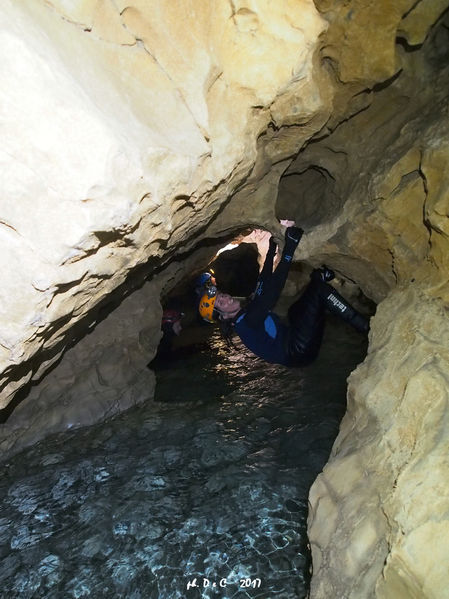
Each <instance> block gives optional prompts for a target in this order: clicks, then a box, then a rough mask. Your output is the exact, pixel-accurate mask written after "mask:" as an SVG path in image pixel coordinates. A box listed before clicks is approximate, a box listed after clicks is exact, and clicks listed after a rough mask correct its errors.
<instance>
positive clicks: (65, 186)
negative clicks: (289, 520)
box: [0, 0, 449, 599]
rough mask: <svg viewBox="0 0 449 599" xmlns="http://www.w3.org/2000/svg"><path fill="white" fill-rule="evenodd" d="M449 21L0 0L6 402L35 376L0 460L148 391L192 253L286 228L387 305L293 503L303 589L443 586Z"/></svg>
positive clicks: (338, 9) (428, 7)
mask: <svg viewBox="0 0 449 599" xmlns="http://www.w3.org/2000/svg"><path fill="white" fill-rule="evenodd" d="M447 6H448V3H447V2H443V1H442V0H435V1H431V0H421V1H420V2H414V1H413V0H399V1H397V2H387V1H382V2H366V1H364V0H355V1H353V2H337V1H334V0H319V1H318V0H316V2H312V1H311V0H289V1H287V2H283V3H274V2H268V0H246V1H243V0H241V1H240V0H239V1H234V2H232V3H230V2H227V1H225V0H215V1H214V2H210V3H199V2H198V1H196V0H182V1H180V2H172V1H169V0H159V1H154V2H151V3H148V2H146V1H144V0H131V1H130V2H124V1H123V2H122V1H121V0H114V1H112V0H98V1H94V0H92V1H85V2H67V1H65V0H52V1H45V2H39V1H35V0H23V1H22V2H20V3H17V2H13V0H5V2H4V3H3V6H2V11H1V15H0V48H1V50H2V67H1V72H0V77H1V81H2V87H1V91H0V98H1V100H0V127H1V133H2V146H1V148H0V163H1V171H2V183H1V192H2V199H1V203H0V244H1V246H0V247H1V251H0V268H1V271H2V285H1V286H0V294H1V297H0V299H1V303H0V306H1V307H0V322H1V333H0V372H1V373H2V379H1V399H0V402H1V403H0V405H1V406H3V407H5V406H7V405H8V403H9V402H10V401H11V400H12V399H13V398H15V399H16V400H17V401H18V400H19V399H22V395H23V396H25V392H26V391H27V390H28V389H29V388H28V387H27V384H28V383H37V382H38V381H41V382H40V384H39V385H37V384H36V385H35V386H33V387H32V389H31V391H30V393H29V394H28V395H27V396H26V397H25V398H24V399H23V401H22V402H21V403H20V405H19V406H18V407H17V408H16V410H14V411H13V413H12V415H11V416H10V418H9V420H8V421H7V422H6V424H3V425H2V426H1V431H0V447H1V448H2V450H3V452H4V453H3V455H10V453H12V452H14V451H17V450H18V449H19V448H20V447H23V446H25V445H27V444H30V443H32V442H34V441H36V440H37V439H39V438H42V436H44V435H45V434H48V433H49V432H54V431H59V430H64V429H65V428H67V427H72V426H80V425H85V424H89V423H92V422H93V421H95V420H98V419H102V418H105V417H107V416H109V415H112V414H114V413H117V412H118V411H120V410H122V409H125V408H127V407H129V406H131V405H133V404H134V403H137V402H139V401H142V400H143V399H146V398H147V397H148V394H150V393H151V390H152V388H153V385H154V379H153V377H152V375H151V373H150V371H149V370H148V369H147V368H146V364H147V362H148V361H149V360H150V359H151V357H152V355H153V354H154V352H155V349H156V346H157V343H158V340H159V336H160V331H159V319H160V311H161V309H160V298H161V296H163V295H164V293H165V292H166V291H167V290H168V289H169V287H170V286H173V285H174V284H175V283H176V282H177V281H179V280H180V279H181V278H182V276H183V274H184V273H185V272H188V271H189V270H193V269H194V268H195V267H198V266H200V265H201V264H204V263H206V262H207V260H208V259H209V258H210V257H211V256H210V255H208V252H209V253H213V248H211V249H210V250H204V249H203V250H198V251H196V252H194V251H193V250H194V248H195V246H196V244H197V242H199V241H200V240H202V239H207V240H208V241H209V242H210V240H213V239H214V238H216V237H224V236H229V237H230V238H231V237H233V236H235V235H237V234H240V233H241V232H242V231H245V232H246V231H247V230H248V228H254V227H259V228H260V227H262V228H266V229H267V230H270V231H272V232H273V233H274V234H275V235H277V236H278V237H279V236H280V227H279V225H278V222H277V219H278V218H295V219H296V221H297V222H298V223H299V224H302V225H304V228H305V229H306V231H307V233H306V235H305V237H304V240H303V242H302V244H301V254H300V255H301V260H304V261H306V262H307V264H308V266H309V267H310V266H314V265H317V264H320V263H322V262H325V263H327V264H329V266H331V267H332V268H334V269H335V270H336V271H337V275H338V278H339V279H340V281H341V282H342V286H343V289H346V290H349V289H350V290H352V292H353V293H356V292H357V291H358V290H359V289H361V290H362V291H363V292H364V294H365V295H366V296H367V297H368V298H370V299H372V300H374V301H375V302H376V303H379V306H378V309H377V311H376V314H375V316H374V318H373V319H372V330H371V333H370V348H369V353H368V356H367V358H366V360H365V362H364V364H362V365H360V366H359V368H358V369H357V370H356V371H355V372H354V373H353V374H352V375H351V377H350V381H349V394H348V412H347V414H346V416H345V418H344V420H343V422H342V426H341V431H340V434H339V437H338V439H337V442H336V444H335V446H334V449H333V452H332V455H331V458H330V461H329V464H328V465H327V466H326V468H325V470H324V472H323V473H322V474H321V475H320V476H319V477H318V479H317V481H316V482H315V484H314V486H313V487H312V489H311V493H310V502H311V509H310V521H309V536H310V541H311V545H312V553H313V565H314V576H313V581H312V589H311V597H312V598H313V599H329V597H338V598H340V597H342V598H343V597H347V598H353V599H360V598H365V597H367V598H368V597H382V598H387V597H388V598H392V599H393V598H394V599H397V598H401V597H404V598H406V597H407V599H408V598H409V597H416V598H419V599H423V598H426V599H427V598H429V599H430V598H432V599H433V598H437V597H438V599H440V597H444V596H445V594H447V588H449V581H448V578H449V577H448V574H447V569H446V568H445V556H446V555H447V551H448V548H447V542H446V540H445V539H446V538H447V532H448V530H447V514H448V513H449V506H448V500H447V497H448V493H447V480H448V472H447V458H446V456H447V454H448V447H447V442H446V439H447V438H448V435H447V429H448V423H447V422H446V420H447V418H446V412H447V401H448V396H447V389H448V380H447V379H448V375H447V373H448V372H449V368H448V361H449V355H448V351H449V350H448V341H447V339H449V335H448V333H449V331H448V324H447V323H448V321H447V314H448V312H447V310H448V305H449V280H448V275H447V273H448V271H449V263H448V260H449V258H448V256H449V247H448V243H449V225H448V214H449V209H448V206H449V195H448V189H449V184H448V174H447V173H449V169H448V162H449V146H448V143H447V139H448V134H449V131H448V127H449V126H448V119H447V115H448V103H447V89H448V80H449V75H448V69H447V68H445V65H447V59H448V57H449V52H448V48H447V44H448V42H447V22H444V18H445V17H444V14H443V13H444V11H445V10H447ZM440 15H443V16H442V17H441V19H443V25H442V26H441V27H439V28H438V27H433V28H432V25H433V23H435V21H436V20H437V19H438V18H439V17H440ZM420 44H423V45H422V48H419V47H418V46H419V45H420ZM411 46H413V51H410V50H411V48H410V47H411ZM187 253H189V258H188V259H186V261H185V262H184V263H182V262H176V261H173V258H175V257H178V258H179V257H180V256H185V255H187ZM156 268H157V269H158V271H159V275H158V276H157V277H154V270H155V269H156ZM147 279H148V280H150V282H148V283H146V284H145V285H143V286H142V284H143V282H144V281H145V280H147ZM137 288H139V289H140V290H139V291H137V292H136V293H135V294H133V295H129V293H130V291H131V290H132V289H137ZM108 302H111V303H113V304H114V305H117V306H120V307H119V308H118V309H117V311H115V312H111V314H109V316H108V318H107V319H106V320H102V316H104V313H102V310H109V308H107V304H108ZM142 322H143V323H144V324H143V325H141V323H142ZM86 333H89V334H87V335H86ZM83 336H84V338H83V339H82V340H81V341H80V339H81V338H82V337H83ZM77 342H78V343H77ZM41 379H42V380H41ZM94 397H95V400H94V399H93V398H94ZM429 547H430V549H429Z"/></svg>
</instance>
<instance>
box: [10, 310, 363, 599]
mask: <svg viewBox="0 0 449 599" xmlns="http://www.w3.org/2000/svg"><path fill="white" fill-rule="evenodd" d="M238 349H239V351H236V352H229V351H228V350H227V349H226V347H225V346H224V344H223V342H222V341H221V339H220V338H219V336H218V334H217V333H216V332H213V333H212V335H211V337H210V339H209V347H205V348H203V349H202V350H201V351H199V352H198V353H194V354H191V355H189V356H186V357H184V358H182V359H180V360H177V361H176V362H174V364H173V368H171V369H170V370H168V369H166V370H161V371H159V372H158V386H157V396H156V398H155V400H154V401H148V402H146V403H145V404H143V405H141V406H139V407H137V408H134V409H133V410H131V411H129V412H127V413H126V414H123V415H121V416H120V417H118V418H115V419H114V420H111V421H109V422H106V423H102V424H101V425H97V426H94V427H91V428H89V429H85V430H82V431H75V432H71V433H65V434H61V435H58V436H56V437H53V438H51V439H47V440H45V441H43V442H42V443H40V444H39V445H36V446H35V447H33V448H30V449H28V450H26V451H24V452H22V453H21V454H19V455H17V456H15V457H14V458H13V459H11V460H9V462H8V463H7V464H3V465H2V470H3V476H2V479H1V481H0V493H1V496H2V498H3V501H2V504H1V508H0V596H1V597H2V598H3V597H5V598H6V597H7V598H9V599H10V598H11V599H12V598H15V597H20V598H24V599H26V598H30V599H31V598H33V599H35V598H41V597H42V598H43V597H45V598H46V599H51V598H64V599H65V598H71V597H74V598H79V597H92V598H94V599H97V598H98V599H102V598H105V599H106V598H108V599H111V598H114V597H126V598H127V599H177V598H182V599H184V598H190V597H192V598H195V597H202V598H222V597H223V598H228V597H229V598H230V597H238V598H241V599H245V598H247V597H251V598H256V597H257V598H264V599H271V598H275V597H279V598H282V599H293V598H302V597H305V595H306V592H307V586H308V577H309V574H308V572H309V567H310V558H309V554H308V551H307V535H306V518H307V495H308V489H309V487H310V485H311V483H312V482H313V480H314V479H315V477H316V475H317V473H318V472H319V471H320V470H321V469H322V467H323V466H324V464H325V462H326V460H327V457H328V455H329V452H330V449H331V446H332V443H333V440H334V439H335V436H336V434H337V432H338V426H339V422H340V420H341V417H342V415H343V413H344V410H345V404H346V399H345V395H346V378H347V376H348V374H349V372H350V371H351V370H352V369H353V368H354V367H355V366H356V364H357V363H359V362H360V361H361V360H362V359H363V357H364V353H365V351H366V344H365V340H364V339H363V338H362V337H361V335H359V334H358V333H356V332H354V331H353V330H352V329H350V328H349V327H347V326H346V325H344V324H341V323H339V322H332V321H331V322H330V323H329V326H328V330H327V333H326V337H325V342H324V345H323V350H322V352H321V355H320V357H319V359H318V361H317V362H316V363H315V364H313V365H312V366H309V367H308V368H306V369H286V368H283V367H279V366H270V365H267V364H265V363H264V362H262V361H260V360H258V359H257V358H255V357H253V356H252V355H251V354H250V353H249V352H247V351H246V350H244V349H243V348H242V347H241V346H238ZM214 585H215V586H214Z"/></svg>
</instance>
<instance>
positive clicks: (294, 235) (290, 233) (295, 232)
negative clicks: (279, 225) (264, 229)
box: [285, 227, 304, 244]
mask: <svg viewBox="0 0 449 599" xmlns="http://www.w3.org/2000/svg"><path fill="white" fill-rule="evenodd" d="M303 233H304V231H303V229H301V227H288V229H286V230H285V241H286V242H287V241H290V240H291V241H293V242H295V243H296V244H298V243H299V242H300V241H301V237H302V236H303Z"/></svg>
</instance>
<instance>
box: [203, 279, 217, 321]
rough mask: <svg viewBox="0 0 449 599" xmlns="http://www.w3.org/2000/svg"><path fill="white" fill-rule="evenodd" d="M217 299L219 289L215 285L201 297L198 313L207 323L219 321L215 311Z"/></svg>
mask: <svg viewBox="0 0 449 599" xmlns="http://www.w3.org/2000/svg"><path fill="white" fill-rule="evenodd" d="M216 299H217V288H216V287H214V286H213V285H211V286H210V287H208V288H207V290H206V292H205V293H204V295H202V296H201V299H200V302H199V304H198V311H199V313H200V316H201V317H202V319H203V320H205V321H206V322H216V321H217V320H218V312H216V310H215V300H216ZM214 312H215V314H214Z"/></svg>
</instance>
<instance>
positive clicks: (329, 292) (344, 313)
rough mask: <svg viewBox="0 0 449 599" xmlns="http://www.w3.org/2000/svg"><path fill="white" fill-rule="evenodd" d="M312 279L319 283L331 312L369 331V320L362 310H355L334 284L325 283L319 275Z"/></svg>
mask: <svg viewBox="0 0 449 599" xmlns="http://www.w3.org/2000/svg"><path fill="white" fill-rule="evenodd" d="M312 279H313V280H315V281H316V283H317V284H318V285H319V288H320V295H321V297H322V299H323V300H324V302H325V305H326V308H327V309H328V310H329V312H331V313H332V314H336V315H337V316H339V317H340V318H341V319H342V320H344V321H345V322H348V323H349V324H350V325H352V326H353V327H354V328H355V329H357V331H360V332H361V333H367V332H368V331H369V321H368V320H367V319H366V318H365V317H364V316H362V315H361V314H360V312H357V310H355V309H354V308H353V307H352V306H351V304H350V303H349V302H348V301H346V300H345V298H344V297H343V296H342V295H340V294H339V293H338V292H337V291H335V289H334V288H333V287H332V285H329V284H328V283H325V282H324V281H323V280H322V279H319V278H318V277H312Z"/></svg>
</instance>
